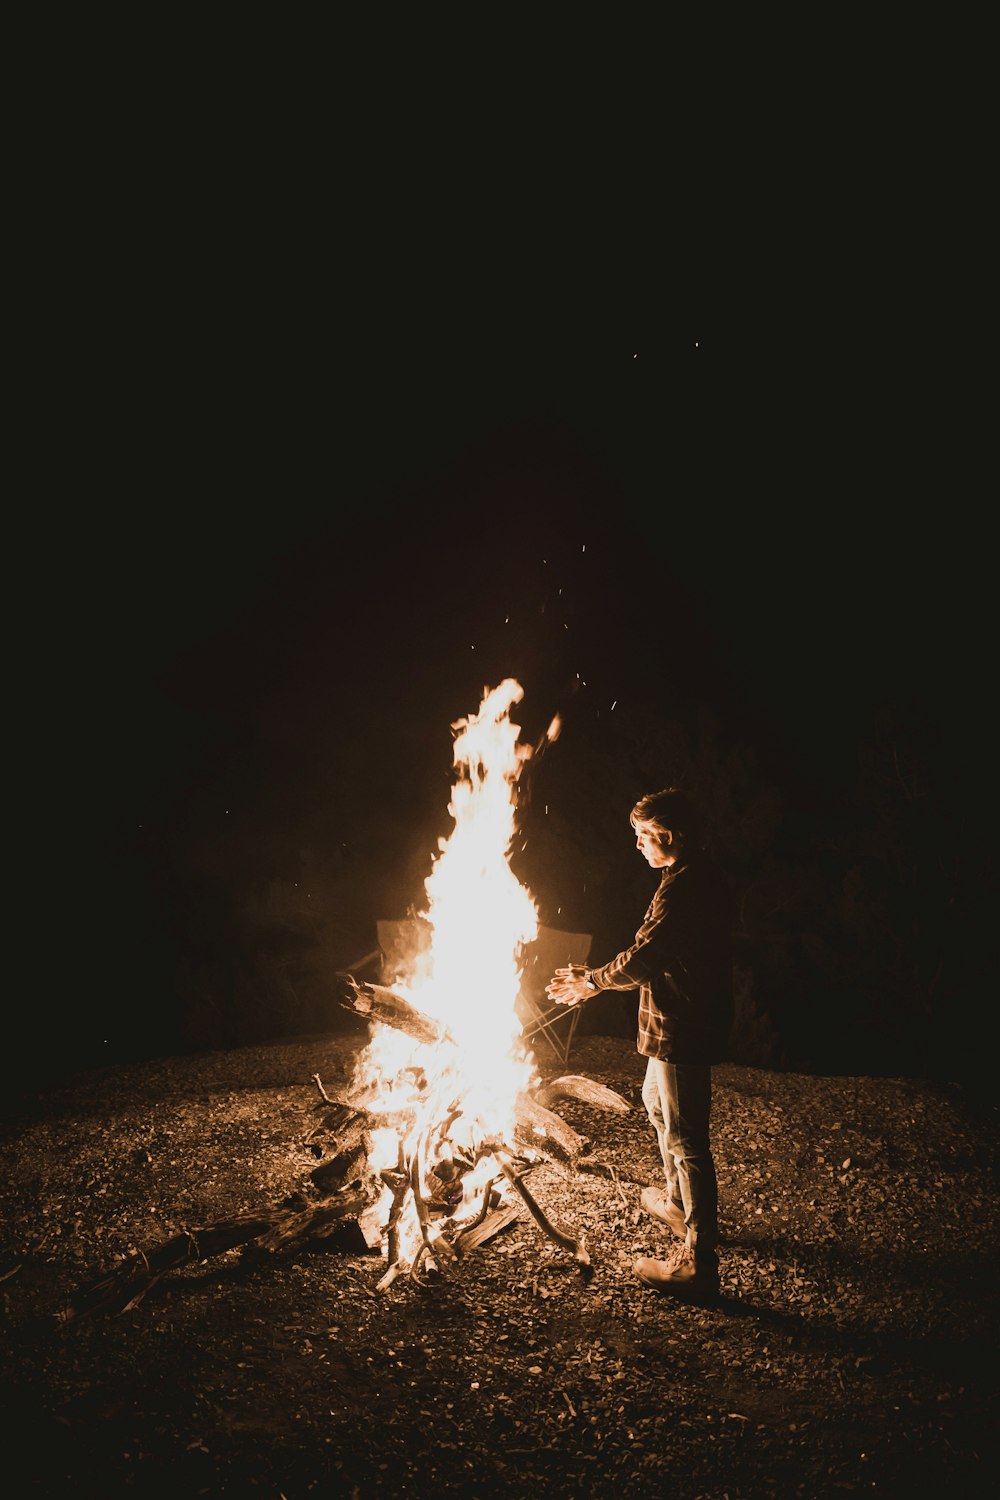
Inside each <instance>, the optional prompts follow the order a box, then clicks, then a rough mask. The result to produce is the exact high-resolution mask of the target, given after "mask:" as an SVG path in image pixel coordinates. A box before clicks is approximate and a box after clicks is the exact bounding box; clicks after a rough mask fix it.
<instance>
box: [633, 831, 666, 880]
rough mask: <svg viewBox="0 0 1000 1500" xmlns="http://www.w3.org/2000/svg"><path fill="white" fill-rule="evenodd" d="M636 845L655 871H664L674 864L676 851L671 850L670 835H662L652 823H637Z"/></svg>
mask: <svg viewBox="0 0 1000 1500" xmlns="http://www.w3.org/2000/svg"><path fill="white" fill-rule="evenodd" d="M635 845H636V848H637V849H638V851H639V853H640V854H641V855H642V857H643V859H644V860H646V862H647V864H650V865H652V867H653V869H654V870H662V869H664V868H665V866H667V865H672V864H673V862H674V857H675V854H676V850H674V849H672V848H671V839H670V834H669V833H662V832H661V831H660V830H659V829H658V828H654V827H653V825H652V824H651V823H636V825H635Z"/></svg>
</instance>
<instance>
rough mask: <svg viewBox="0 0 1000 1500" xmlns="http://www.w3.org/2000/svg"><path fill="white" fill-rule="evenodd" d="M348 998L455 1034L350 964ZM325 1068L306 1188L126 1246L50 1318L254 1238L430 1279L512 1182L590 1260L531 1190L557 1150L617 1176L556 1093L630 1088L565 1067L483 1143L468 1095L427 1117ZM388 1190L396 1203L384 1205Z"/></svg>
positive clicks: (618, 1105) (110, 1302)
mask: <svg viewBox="0 0 1000 1500" xmlns="http://www.w3.org/2000/svg"><path fill="white" fill-rule="evenodd" d="M338 1000H339V1002H340V1003H341V1004H342V1005H344V1006H345V1007H346V1008H347V1009H349V1010H351V1011H353V1012H354V1014H356V1015H361V1016H364V1017H366V1018H367V1019H368V1020H369V1021H370V1022H372V1023H373V1025H374V1024H382V1025H387V1026H391V1027H393V1028H394V1029H396V1030H400V1031H403V1032H405V1033H406V1034H407V1035H409V1036H411V1037H413V1038H414V1039H415V1040H417V1041H421V1042H429V1043H434V1044H441V1043H445V1044H446V1043H447V1042H448V1041H449V1038H448V1034H447V1032H446V1030H445V1029H444V1028H442V1027H441V1026H440V1025H439V1023H438V1022H436V1021H435V1020H433V1019H432V1018H431V1017H428V1016H427V1015H425V1014H423V1013H422V1012H421V1011H419V1010H417V1009H416V1008H415V1007H414V1006H413V1005H411V1004H410V1002H408V1001H407V1000H405V999H404V998H403V997H402V996H401V995H398V994H396V993H395V992H394V991H392V990H390V989H386V988H384V987H383V986H381V985H373V984H364V983H360V982H359V981H357V980H356V979H354V978H353V977H352V976H351V975H344V976H342V979H341V987H340V993H339V994H338ZM409 1071H410V1072H411V1074H412V1073H413V1070H412V1069H411V1070H409ZM313 1079H314V1082H315V1084H316V1087H317V1089H318V1091H319V1095H320V1098H319V1102H318V1103H317V1104H316V1106H315V1114H316V1115H318V1118H317V1119H314V1122H313V1124H312V1126H311V1128H310V1129H309V1130H308V1132H307V1134H306V1138H305V1146H306V1149H307V1150H308V1151H309V1152H310V1153H311V1155H312V1156H313V1157H314V1158H318V1159H319V1160H318V1164H317V1165H316V1166H315V1167H314V1168H313V1169H312V1170H311V1171H310V1172H309V1174H308V1178H307V1181H306V1182H305V1183H304V1184H303V1185H302V1186H301V1187H300V1188H299V1189H297V1190H296V1191H295V1192H293V1193H291V1194H290V1195H289V1196H288V1197H287V1198H285V1199H284V1200H282V1202H280V1203H278V1204H275V1205H273V1206H271V1207H264V1208H262V1209H260V1210H257V1211H253V1212H249V1213H245V1214H239V1215H236V1216H235V1217H233V1218H231V1219H225V1220H221V1221H218V1222H216V1223H213V1224H208V1225H203V1226H201V1227H198V1228H194V1229H187V1230H183V1231H182V1232H181V1233H179V1234H176V1235H173V1236H172V1237H171V1238H170V1239H168V1240H166V1241H164V1242H162V1243H161V1244H159V1245H157V1246H154V1247H153V1248H151V1249H150V1250H148V1251H143V1252H139V1253H138V1254H135V1255H131V1256H129V1257H127V1258H126V1259H125V1260H124V1261H122V1262H121V1263H120V1264H119V1265H118V1266H116V1267H115V1269H114V1270H113V1271H111V1272H110V1273H108V1274H107V1275H104V1276H101V1277H99V1278H98V1279H96V1280H94V1281H91V1282H89V1283H87V1284H86V1285H84V1286H82V1287H80V1288H78V1289H77V1290H76V1291H75V1292H73V1293H72V1294H71V1295H70V1296H69V1297H68V1298H66V1299H65V1300H64V1301H61V1302H60V1303H59V1305H58V1306H57V1308H56V1309H55V1310H54V1312H52V1313H51V1314H50V1315H49V1316H48V1317H46V1318H45V1319H43V1321H44V1322H45V1323H46V1324H48V1325H50V1326H51V1325H55V1326H61V1325H64V1324H66V1323H70V1322H73V1321H75V1320H76V1319H78V1318H80V1317H82V1316H84V1315H86V1314H89V1313H93V1312H96V1311H105V1312H121V1311H124V1310H125V1309H127V1308H129V1307H134V1306H135V1305H136V1303H138V1302H139V1301H140V1300H141V1299H142V1298H143V1297H144V1296H145V1295H146V1293H147V1292H148V1291H150V1289H151V1288H152V1287H154V1286H155V1285H156V1284H157V1282H158V1281H160V1280H161V1279H162V1278H163V1276H165V1275H166V1274H167V1273H168V1272H170V1271H172V1270H176V1269H179V1268H181V1267H183V1266H186V1265H191V1264H193V1263H195V1262H198V1261H204V1260H207V1259H209V1258H210V1257H212V1256H215V1255H221V1254H223V1253H225V1252H226V1251H229V1250H232V1249H235V1248H237V1247H242V1250H243V1255H244V1256H245V1257H250V1258H251V1259H254V1258H256V1259H260V1260H263V1259H266V1258H267V1257H269V1256H273V1255H274V1254H276V1253H278V1252H282V1251H287V1250H290V1249H293V1248H300V1247H302V1246H303V1245H305V1244H312V1243H315V1242H323V1243H325V1244H326V1245H327V1246H328V1247H329V1248H330V1249H339V1250H342V1251H345V1252H347V1253H369V1252H371V1251H373V1250H376V1249H378V1250H384V1253H385V1256H386V1260H387V1268H386V1270H385V1273H384V1274H383V1276H382V1278H381V1280H380V1281H379V1283H378V1285H379V1287H380V1288H383V1289H384V1288H385V1287H387V1286H389V1285H390V1284H391V1283H392V1281H393V1280H395V1278H396V1277H397V1276H398V1275H400V1274H401V1273H403V1272H407V1273H408V1274H409V1275H410V1276H411V1277H412V1278H413V1280H414V1281H415V1282H417V1284H419V1285H423V1284H426V1280H427V1277H428V1276H429V1275H431V1274H434V1273H445V1274H446V1273H447V1272H448V1271H449V1270H450V1269H451V1268H452V1267H453V1266H454V1265H455V1264H456V1262H458V1261H460V1260H462V1259H463V1257H465V1256H466V1255H468V1254H469V1253H470V1252H471V1251H473V1250H475V1249H476V1248H478V1247H479V1246H480V1245H482V1244H484V1243H486V1242H487V1241H488V1240H490V1239H492V1238H493V1237H494V1236H495V1235H496V1234H498V1233H499V1232H500V1231H501V1230H502V1229H504V1228H505V1227H506V1226H507V1225H508V1224H510V1223H511V1222H512V1221H513V1220H514V1219H516V1218H518V1217H519V1214H520V1208H519V1204H518V1202H516V1201H513V1202H512V1201H511V1195H513V1198H514V1199H515V1200H520V1202H521V1203H523V1204H524V1205H525V1206H526V1208H527V1209H528V1212H529V1213H530V1214H531V1217H532V1218H533V1219H534V1221H535V1222H536V1224H538V1226H539V1227H540V1228H541V1229H542V1230H543V1232H544V1233H545V1234H546V1235H548V1236H549V1238H550V1239H552V1240H554V1241H555V1243H556V1244H558V1245H560V1246H561V1247H562V1248H563V1249H565V1250H567V1251H568V1252H569V1253H570V1254H571V1255H572V1256H573V1257H574V1259H575V1260H576V1261H577V1262H578V1263H579V1265H580V1266H581V1267H582V1268H585V1269H587V1270H589V1268H590V1264H591V1262H590V1255H589V1252H588V1250H587V1246H586V1243H585V1238H584V1236H583V1235H576V1234H574V1233H573V1231H572V1230H570V1229H568V1228H566V1227H565V1226H564V1225H562V1224H559V1223H557V1222H555V1221H554V1220H552V1219H551V1218H550V1217H549V1216H548V1215H547V1214H546V1213H545V1212H544V1210H543V1209H542V1207H541V1206H540V1205H539V1203H538V1202H537V1200H536V1199H535V1197H534V1195H533V1194H532V1193H531V1192H530V1190H529V1189H528V1186H527V1184H526V1182H525V1177H526V1176H527V1175H528V1173H529V1172H531V1171H532V1170H533V1169H534V1168H535V1167H537V1166H539V1165H541V1164H544V1163H553V1164H555V1165H557V1166H558V1167H559V1168H560V1169H561V1170H562V1171H563V1172H565V1173H577V1172H590V1173H594V1174H596V1175H599V1176H603V1177H608V1178H615V1177H616V1176H617V1174H616V1171H615V1169H614V1168H613V1167H612V1166H610V1165H608V1164H606V1163H604V1162H601V1161H600V1160H598V1159H597V1158H595V1157H594V1156H593V1155H591V1154H590V1142H589V1140H588V1139H587V1138H586V1137H584V1136H581V1135H580V1134H579V1133H578V1132H577V1131H576V1130H574V1129H573V1128H572V1127H571V1126H570V1125H569V1124H568V1123H567V1122H566V1121H565V1120H564V1119H563V1118H562V1117H561V1116H560V1115H558V1114H556V1113H555V1111H554V1110H553V1109H552V1105H553V1104H555V1103H556V1102H557V1101H558V1100H559V1099H577V1100H582V1101H584V1102H586V1103H587V1104H591V1105H594V1106H596V1107H598V1108H600V1109H605V1110H612V1111H614V1112H616V1113H619V1114H624V1113H628V1112H629V1111H630V1109H631V1106H630V1105H629V1103H628V1101H627V1100H625V1099H624V1098H622V1096H621V1095H620V1094H617V1093H615V1092H614V1090H612V1089H609V1088H606V1087H604V1086H603V1085H602V1084H598V1083H595V1082H593V1081H592V1080H590V1079H588V1078H585V1077H582V1076H581V1075H579V1074H567V1075H564V1076H562V1077H559V1078H555V1079H553V1080H551V1081H550V1082H548V1083H547V1084H544V1085H542V1086H540V1087H538V1088H537V1089H535V1090H534V1091H533V1092H531V1093H528V1092H522V1093H520V1094H519V1095H518V1097H517V1100H516V1108H515V1114H516V1124H515V1128H514V1131H513V1137H514V1138H513V1139H512V1140H504V1139H500V1138H499V1137H497V1136H484V1137H483V1138H482V1139H479V1140H477V1141H476V1142H475V1145H474V1147H472V1148H470V1147H469V1146H468V1145H465V1144H457V1143H456V1141H455V1140H454V1139H453V1136H452V1130H453V1127H454V1125H455V1123H456V1120H457V1119H458V1116H459V1115H460V1114H461V1110H460V1109H459V1108H458V1106H457V1105H456V1106H455V1107H453V1108H452V1109H450V1110H446V1111H445V1113H444V1115H443V1117H442V1118H440V1119H438V1120H435V1121H434V1122H433V1124H431V1125H430V1126H426V1125H425V1126H424V1127H423V1128H422V1129H420V1130H416V1129H415V1126H416V1124H417V1119H416V1111H415V1110H414V1111H412V1112H409V1113H408V1112H405V1111H404V1112H401V1113H399V1114H396V1115H394V1114H393V1111H392V1110H391V1108H390V1109H388V1110H387V1109H386V1108H385V1107H384V1101H383V1099H382V1098H381V1097H380V1094H379V1089H378V1087H377V1085H375V1084H369V1085H368V1086H361V1087H360V1088H355V1089H354V1090H352V1091H350V1093H349V1097H347V1098H345V1099H333V1098H331V1097H330V1096H329V1094H328V1093H327V1091H326V1089H325V1087H324V1085H323V1081H322V1079H321V1078H320V1076H319V1075H318V1074H314V1075H313ZM426 1082H427V1080H426V1079H422V1078H421V1076H420V1073H419V1070H417V1072H416V1074H415V1076H411V1078H410V1080H409V1083H410V1084H411V1088H410V1090H409V1092H410V1097H414V1094H413V1087H412V1085H415V1086H416V1097H417V1098H418V1099H419V1096H420V1092H421V1088H422V1086H423V1085H424V1084H426ZM387 1125H388V1126H390V1127H395V1128H396V1131H397V1135H398V1139H399V1150H398V1155H397V1159H396V1161H395V1162H394V1163H393V1164H392V1165H390V1166H389V1167H381V1168H376V1167H374V1166H373V1165H372V1160H371V1157H372V1136H373V1132H374V1131H375V1130H376V1129H380V1130H382V1129H384V1128H385V1127H386V1126H387ZM404 1143H405V1144H404ZM480 1164H486V1165H487V1168H488V1171H487V1175H486V1177H485V1181H484V1183H483V1185H482V1186H481V1188H480V1189H479V1193H478V1200H477V1202H476V1204H475V1206H474V1210H473V1212H472V1213H471V1215H470V1213H469V1211H468V1204H467V1201H466V1200H467V1198H468V1195H467V1193H466V1191H465V1184H464V1182H463V1179H465V1178H466V1177H467V1176H468V1175H469V1174H470V1173H472V1172H474V1171H475V1169H476V1168H477V1167H479V1166H480ZM387 1189H388V1193H389V1208H388V1213H386V1211H385V1207H384V1205H385V1203H386V1198H387V1194H386V1190H387ZM463 1204H465V1207H464V1208H463V1209H462V1212H461V1213H459V1208H460V1206H461V1205H463ZM407 1213H409V1214H410V1215H411V1222H412V1215H413V1214H414V1213H415V1216H416V1223H417V1225H418V1228H419V1242H418V1244H417V1248H416V1251H415V1252H414V1253H411V1254H409V1255H407V1254H406V1253H405V1249H404V1244H403V1237H402V1236H401V1234H400V1227H401V1224H402V1222H403V1219H404V1215H406V1214H407Z"/></svg>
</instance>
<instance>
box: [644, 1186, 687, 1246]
mask: <svg viewBox="0 0 1000 1500" xmlns="http://www.w3.org/2000/svg"><path fill="white" fill-rule="evenodd" d="M639 1202H640V1203H641V1204H642V1206H643V1208H644V1209H645V1210H646V1212H647V1213H648V1214H652V1216H653V1218H654V1219H659V1221H660V1223H661V1224H666V1226H667V1228H668V1229H669V1230H671V1231H672V1233H674V1234H676V1236H677V1238H678V1239H679V1240H682V1239H684V1238H685V1236H686V1235H687V1225H686V1224H685V1223H684V1210H683V1209H682V1208H681V1206H680V1204H679V1203H675V1202H674V1201H673V1199H672V1198H670V1197H669V1196H668V1194H667V1191H666V1189H665V1188H658V1187H648V1188H643V1190H642V1192H641V1193H640V1194H639Z"/></svg>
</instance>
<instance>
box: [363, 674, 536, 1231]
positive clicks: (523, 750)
mask: <svg viewBox="0 0 1000 1500" xmlns="http://www.w3.org/2000/svg"><path fill="white" fill-rule="evenodd" d="M522 696H523V689H522V688H521V686H520V684H519V683H517V682H515V681H514V680H513V679H510V678H508V679H507V680H506V681H504V682H502V683H501V684H500V686H499V687H496V688H493V689H492V690H490V689H487V690H486V691H485V696H484V698H483V701H482V703H481V704H480V707H479V711H478V713H477V714H475V715H473V716H472V717H470V718H468V719H461V720H459V721H458V722H457V723H456V724H455V725H453V726H452V727H453V730H454V732H455V744H454V764H455V781H454V785H453V788H452V797H451V801H450V803H449V808H448V810H449V812H450V814H451V816H452V818H453V819H454V824H455V826H454V829H453V830H452V832H451V834H450V835H449V837H448V838H447V839H442V840H441V841H440V846H439V853H438V855H437V856H436V858H435V862H434V866H433V869H432V872H431V874H430V876H429V877H428V879H427V881H426V882H425V887H424V888H425V891H426V894H427V901H428V904H427V909H426V911H424V912H423V913H421V914H420V915H421V917H422V919H423V921H424V923H425V924H426V930H427V932H428V934H429V943H428V945H427V947H426V949H425V950H424V951H423V952H421V953H420V954H416V955H414V957H413V961H412V964H411V966H410V968H409V970H408V972H405V973H399V974H397V975H395V976H393V977H392V978H391V980H390V981H389V982H390V983H391V988H392V992H393V994H394V995H397V996H400V997H402V999H403V1000H405V1001H407V1002H409V1003H410V1004H412V1005H413V1006H414V1007H415V1008H416V1009H417V1010H418V1011H419V1012H420V1013H421V1014H422V1015H423V1016H426V1017H430V1018H432V1019H433V1021H435V1022H437V1023H438V1026H439V1028H440V1030H441V1040H439V1041H437V1042H433V1043H428V1042H425V1041H416V1040H414V1038H413V1036H412V1035H409V1034H407V1033H406V1032H405V1031H402V1030H399V1029H397V1028H395V1027H392V1026H388V1025H383V1024H381V1023H380V1022H378V1021H376V1022H375V1023H374V1030H373V1033H372V1037H371V1040H370V1043H369V1045H368V1047H367V1049H366V1051H365V1053H364V1054H363V1056H362V1057H361V1058H360V1060H359V1064H358V1073H357V1075H356V1086H363V1088H364V1093H365V1108H366V1109H367V1111H368V1113H369V1114H370V1115H371V1116H372V1117H373V1120H374V1121H375V1122H376V1128H375V1129H374V1130H373V1132H372V1145H373V1149H372V1152H371V1165H372V1167H373V1168H374V1170H375V1171H377V1172H380V1173H381V1175H382V1179H383V1181H384V1182H385V1183H386V1191H385V1194H384V1197H383V1200H382V1202H380V1203H379V1204H378V1205H377V1208H376V1210H375V1212H377V1213H378V1214H379V1215H381V1216H382V1219H383V1222H385V1220H386V1218H387V1217H388V1219H389V1222H392V1218H393V1215H399V1217H398V1222H396V1223H395V1224H394V1226H393V1227H394V1233H396V1234H398V1237H399V1250H400V1255H401V1256H412V1255H413V1254H414V1252H415V1251H416V1250H417V1249H418V1248H419V1247H420V1246H421V1244H423V1245H424V1246H433V1245H435V1244H436V1245H438V1246H439V1248H444V1247H442V1246H441V1243H440V1240H438V1239H436V1238H435V1237H434V1235H433V1233H432V1232H431V1233H430V1234H429V1233H428V1223H427V1218H428V1216H427V1214H426V1213H425V1212H422V1205H427V1204H430V1205H432V1206H433V1209H434V1210H436V1211H437V1212H439V1213H440V1212H444V1213H447V1214H448V1216H449V1217H450V1218H451V1219H452V1221H453V1222H454V1221H456V1220H457V1221H459V1222H461V1220H462V1219H463V1217H465V1216H468V1215H470V1214H471V1211H472V1210H473V1209H476V1208H478V1207H479V1205H480V1203H481V1201H482V1199H483V1194H484V1190H487V1191H488V1189H489V1185H490V1183H491V1182H492V1181H493V1180H494V1179H497V1178H499V1179H500V1182H501V1186H503V1185H504V1184H503V1178H504V1176H505V1175H506V1174H505V1173H504V1171H503V1163H502V1161H501V1162H498V1159H497V1158H496V1157H495V1156H494V1155H493V1153H492V1151H491V1150H490V1143H491V1142H492V1143H494V1144H495V1145H496V1146H497V1147H498V1148H499V1147H500V1146H502V1143H503V1142H504V1141H506V1140H509V1139H511V1138H512V1136H513V1129H514V1124H515V1102H516V1100H517V1097H518V1094H519V1093H520V1092H521V1091H522V1090H525V1089H527V1088H528V1087H529V1086H531V1085H532V1084H533V1083H534V1082H536V1081H537V1079H536V1075H535V1069H534V1063H533V1061H532V1059H531V1057H530V1055H529V1053H528V1052H527V1051H526V1049H525V1046H524V1043H523V1042H522V1040H521V1029H520V1024H519V1022H518V1018H517V1014H516V1003H517V998H518V993H519V990H520V981H521V967H520V966H521V959H522V953H523V950H524V947H525V945H526V944H528V943H530V942H531V941H532V940H533V939H534V938H535V937H536V936H537V933H538V913H537V910H536V907H535V903H534V901H533V899H532V897H531V895H530V894H529V892H528V891H527V890H526V889H525V888H524V886H522V885H521V884H520V883H519V881H518V880H517V878H516V876H515V875H514V873H513V871H512V870H511V868H510V862H509V855H510V851H511V847H512V843H513V839H514V833H515V812H516V787H517V781H518V777H519V775H520V773H521V770H522V768H523V766H524V763H525V761H526V760H527V759H528V758H529V757H530V755H531V753H532V752H531V749H530V748H528V747H525V746H524V745H522V744H520V743H519V742H518V733H519V731H518V727H517V726H516V725H515V724H512V723H511V720H510V717H509V715H510V710H511V708H512V707H513V705H514V704H515V703H518V702H520V700H521V698H522ZM380 1120H381V1121H382V1122H383V1123H382V1124H381V1126H379V1125H378V1122H379V1121H380ZM406 1184H409V1189H410V1191H409V1193H408V1192H407V1191H405V1190H404V1189H405V1185H406ZM404 1200H405V1206H403V1207H401V1204H404ZM421 1218H423V1219H424V1223H423V1228H422V1227H421ZM390 1253H392V1251H391V1248H390Z"/></svg>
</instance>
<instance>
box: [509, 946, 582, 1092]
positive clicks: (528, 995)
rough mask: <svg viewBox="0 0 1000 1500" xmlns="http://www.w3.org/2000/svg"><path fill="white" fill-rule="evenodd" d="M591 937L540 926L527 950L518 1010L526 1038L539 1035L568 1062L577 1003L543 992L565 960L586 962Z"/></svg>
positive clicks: (577, 1017) (522, 1030)
mask: <svg viewBox="0 0 1000 1500" xmlns="http://www.w3.org/2000/svg"><path fill="white" fill-rule="evenodd" d="M591 942H592V938H591V935H590V933H589V932H561V931H560V930H559V929H558V928H557V927H539V929H538V936H537V938H536V939H535V941H534V942H533V943H529V945H528V948H527V950H526V960H525V965H524V973H523V975H522V978H521V993H520V995H519V996H518V1002H517V1010H518V1016H519V1017H520V1019H521V1035H522V1036H523V1037H524V1039H525V1041H531V1040H534V1039H536V1038H542V1039H543V1040H544V1041H545V1042H547V1043H548V1045H549V1046H550V1047H551V1048H552V1051H553V1052H554V1053H555V1054H556V1056H557V1057H558V1058H559V1060H560V1062H568V1061H569V1054H570V1049H571V1048H572V1046H573V1037H574V1036H575V1035H576V1028H577V1025H578V1023H579V1020H580V1010H581V1007H580V1006H579V1005H572V1006H567V1005H556V1004H555V1003H554V1002H553V1001H552V1000H550V999H549V997H548V995H547V994H546V993H545V986H546V985H547V984H548V982H549V980H550V979H551V978H552V975H553V974H554V973H555V971H556V969H563V968H565V967H566V965H567V964H585V963H586V962H587V957H588V955H589V953H590V944H591Z"/></svg>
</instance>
